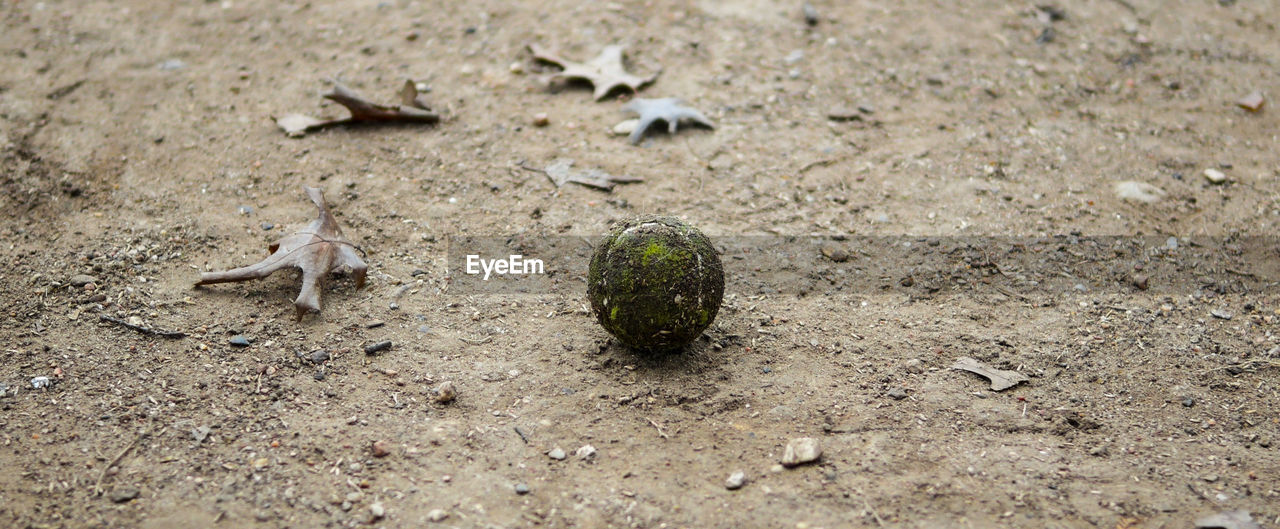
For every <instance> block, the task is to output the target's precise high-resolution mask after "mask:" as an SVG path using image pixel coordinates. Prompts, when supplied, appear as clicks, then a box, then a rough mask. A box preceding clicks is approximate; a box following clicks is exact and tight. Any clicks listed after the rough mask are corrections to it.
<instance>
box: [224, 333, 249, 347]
mask: <svg viewBox="0 0 1280 529" xmlns="http://www.w3.org/2000/svg"><path fill="white" fill-rule="evenodd" d="M229 343H230V344H231V345H234V346H236V347H249V338H247V337H246V336H245V335H243V334H237V335H235V336H232V337H231V340H229Z"/></svg>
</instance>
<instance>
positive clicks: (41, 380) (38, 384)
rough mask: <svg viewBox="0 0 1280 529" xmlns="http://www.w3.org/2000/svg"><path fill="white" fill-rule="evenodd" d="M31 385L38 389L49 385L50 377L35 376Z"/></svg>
mask: <svg viewBox="0 0 1280 529" xmlns="http://www.w3.org/2000/svg"><path fill="white" fill-rule="evenodd" d="M31 387H33V388H36V389H43V388H47V387H49V377H35V378H33V379H31Z"/></svg>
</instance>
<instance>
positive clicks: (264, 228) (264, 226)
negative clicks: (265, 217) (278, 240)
mask: <svg viewBox="0 0 1280 529" xmlns="http://www.w3.org/2000/svg"><path fill="white" fill-rule="evenodd" d="M275 227H276V225H275V224H272V223H270V222H264V223H262V231H271V229H272V228H275Z"/></svg>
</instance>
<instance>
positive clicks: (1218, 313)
mask: <svg viewBox="0 0 1280 529" xmlns="http://www.w3.org/2000/svg"><path fill="white" fill-rule="evenodd" d="M1209 314H1210V315H1212V316H1213V317H1215V318H1218V319H1220V320H1229V319H1231V318H1234V317H1235V315H1234V314H1232V313H1230V312H1227V311H1225V310H1222V309H1213V310H1212V311H1210V312H1209Z"/></svg>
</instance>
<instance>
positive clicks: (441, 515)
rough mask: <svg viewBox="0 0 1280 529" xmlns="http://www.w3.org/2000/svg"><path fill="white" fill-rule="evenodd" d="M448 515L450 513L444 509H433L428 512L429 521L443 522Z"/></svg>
mask: <svg viewBox="0 0 1280 529" xmlns="http://www.w3.org/2000/svg"><path fill="white" fill-rule="evenodd" d="M448 517H449V513H447V512H445V511H444V509H431V510H430V511H428V512H427V521H429V522H443V521H444V520H445V518H448Z"/></svg>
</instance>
